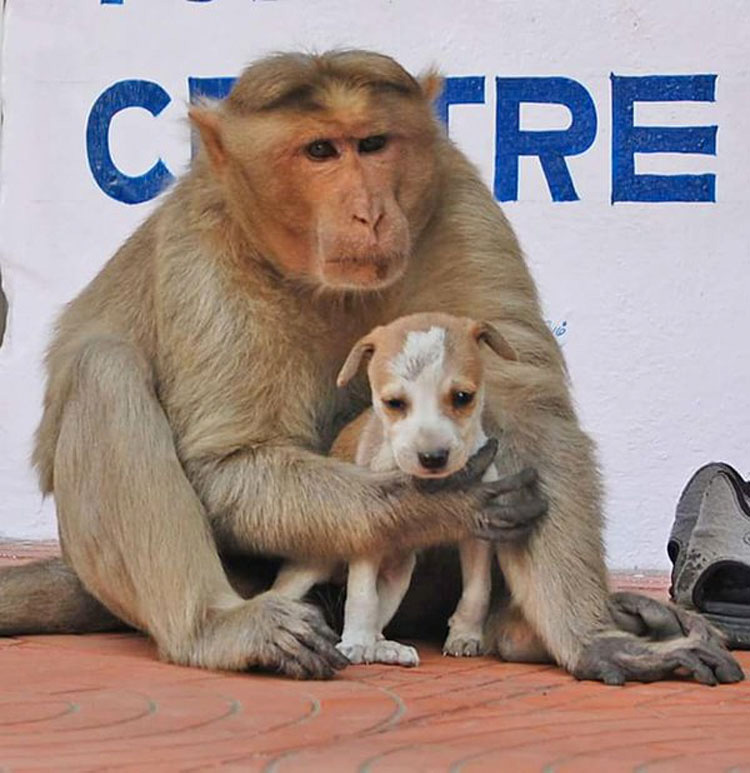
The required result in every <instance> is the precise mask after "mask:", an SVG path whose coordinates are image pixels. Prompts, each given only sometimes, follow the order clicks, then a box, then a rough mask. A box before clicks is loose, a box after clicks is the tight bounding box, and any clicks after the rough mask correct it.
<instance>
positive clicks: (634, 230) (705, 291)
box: [0, 0, 750, 568]
mask: <svg viewBox="0 0 750 773" xmlns="http://www.w3.org/2000/svg"><path fill="white" fill-rule="evenodd" d="M745 11H746V6H745V3H743V2H741V0H736V1H734V2H732V1H731V0H722V2H719V3H716V2H710V3H709V2H696V3H690V4H686V3H684V2H682V1H681V0H659V1H657V0H654V1H653V2H646V1H645V0H631V2H628V3H623V2H602V3H592V2H590V1H588V0H568V2H566V3H559V2H555V1H554V0H520V1H518V2H515V1H506V0H495V1H494V2H490V1H489V0H488V1H485V2H481V1H480V0H461V2H455V1H451V0H431V1H430V2H427V0H422V1H421V2H418V1H417V0H401V2H390V1H388V0H368V1H367V2H333V1H332V0H316V2H310V1H309V0H276V1H274V0H256V1H255V2H253V1H252V0H208V1H205V2H195V1H191V0H123V2H122V4H100V3H98V2H97V0H85V1H84V0H77V2H71V0H9V1H8V3H7V7H6V19H5V45H4V49H3V53H2V56H3V61H2V79H3V83H2V95H3V100H4V111H5V125H4V136H3V142H2V158H1V159H0V161H1V163H2V167H1V168H2V190H1V195H0V266H1V268H2V276H3V283H4V285H5V287H6V291H7V293H8V296H9V301H10V317H9V324H8V332H7V335H6V341H5V343H4V344H3V346H2V349H0V535H1V536H3V537H6V538H7V537H12V538H34V537H49V536H52V535H54V516H53V509H52V506H51V505H50V504H49V503H47V504H43V503H42V501H41V498H40V496H39V494H38V493H37V491H36V487H35V481H34V477H33V475H32V473H31V471H30V468H29V464H28V458H29V454H30V447H31V435H32V432H33V429H34V426H35V422H36V421H37V419H38V416H39V413H40V398H41V389H42V381H41V358H42V354H43V349H44V345H45V341H46V339H47V337H48V334H49V330H50V325H51V321H52V319H53V317H54V315H55V313H56V312H57V310H58V309H59V308H60V306H61V304H63V303H65V302H66V301H67V300H69V299H70V298H72V297H73V296H74V295H75V293H76V292H78V290H80V288H81V287H82V286H83V285H84V284H85V283H86V282H87V281H88V280H89V279H90V278H91V277H92V276H93V275H94V274H95V273H96V271H97V270H98V269H99V267H100V266H101V264H102V263H103V261H104V260H105V259H106V258H107V257H108V256H109V255H110V254H111V253H112V252H113V250H114V249H115V248H116V247H117V245H118V244H119V243H120V242H121V241H122V239H123V238H124V237H125V236H126V235H127V234H128V233H129V232H130V231H131V230H132V229H133V228H134V227H135V226H136V225H137V224H138V223H139V222H140V221H142V220H143V219H144V217H145V216H146V214H147V213H148V212H149V211H150V210H151V209H152V207H153V202H145V203H142V204H137V205H128V204H124V203H122V202H121V201H117V200H115V199H113V198H111V197H109V196H107V195H106V194H105V193H104V192H103V191H102V190H101V189H100V188H99V187H98V186H97V185H96V183H95V182H94V179H93V177H92V174H91V171H90V169H89V163H88V158H87V143H86V126H87V120H88V118H89V113H90V111H91V109H92V105H93V104H94V102H95V101H96V99H97V98H98V97H99V95H100V94H101V93H102V92H103V91H104V90H105V89H107V88H108V87H110V86H111V85H113V84H115V83H117V82H119V81H122V80H125V79H145V80H149V81H154V82H156V83H158V84H160V85H161V86H162V87H163V88H164V89H165V90H166V91H167V92H168V94H169V95H170V96H171V102H170V103H169V105H168V106H167V107H166V108H165V109H164V110H163V112H162V113H161V114H160V115H159V116H158V117H157V118H154V117H152V116H151V115H149V113H147V112H146V111H144V110H138V109H131V110H125V111H123V112H121V113H119V114H118V115H117V116H115V118H114V120H113V122H112V125H111V128H110V131H109V139H110V144H111V148H112V156H113V158H114V162H115V164H116V166H117V167H118V168H119V169H120V170H122V171H124V172H125V173H126V174H128V175H131V176H137V175H140V174H142V173H143V172H145V171H146V170H147V169H149V168H150V167H151V166H152V164H154V162H155V161H156V160H157V159H158V158H159V157H161V159H163V162H164V164H166V166H167V167H168V168H169V169H170V170H172V171H174V172H179V170H181V169H183V168H184V167H185V164H186V162H187V159H188V156H189V147H188V130H187V127H186V124H185V121H184V114H185V105H186V102H187V78H188V76H200V77H212V76H231V75H235V74H236V73H237V72H238V71H239V70H240V69H241V67H242V66H243V65H244V64H245V63H247V62H248V61H249V60H251V59H253V58H254V57H256V56H258V55H261V54H263V53H265V52H268V51H271V50H277V49H295V48H303V49H308V50H309V49H325V48H329V47H332V46H358V47H368V48H375V49H379V50H381V51H384V52H386V53H389V54H392V55H394V56H396V57H397V58H398V59H399V60H400V61H402V62H403V64H404V65H406V66H407V67H408V68H410V69H412V70H415V71H416V70H419V69H421V68H424V67H426V66H428V65H430V64H433V63H437V64H439V65H440V67H441V68H442V70H443V72H444V73H445V74H446V75H449V76H484V77H485V103H484V104H472V105H457V106H454V107H453V108H452V109H451V124H450V131H451V134H452V136H453V137H454V138H455V139H456V141H457V142H458V143H459V144H460V145H461V146H462V147H463V148H464V150H465V151H466V152H467V153H468V154H469V155H470V156H471V157H472V158H473V159H475V160H476V162H477V163H478V164H480V166H481V169H482V172H483V174H484V177H485V178H486V180H487V181H488V183H492V180H493V168H494V159H495V152H496V148H495V141H496V138H495V134H496V128H495V78H496V77H497V76H501V77H511V76H524V77H525V76H562V77H565V78H569V79H574V80H575V81H578V82H579V83H580V84H581V85H582V86H583V87H584V88H585V90H586V91H587V92H588V94H589V95H590V97H591V98H592V99H593V102H594V104H595V108H596V115H597V130H596V136H595V140H594V142H593V144H592V145H591V146H590V147H589V148H588V149H587V150H586V151H585V152H584V153H582V154H580V155H577V156H571V157H569V158H568V159H567V166H568V168H569V170H570V173H571V175H572V179H573V183H574V185H575V189H576V191H577V194H578V196H579V197H580V200H578V201H566V202H553V201H552V200H551V196H550V189H549V187H548V185H547V182H546V180H545V177H544V175H543V173H542V171H541V167H540V164H539V161H538V159H537V158H533V157H528V158H522V159H521V162H520V185H519V192H518V201H512V202H508V203H506V204H504V207H505V211H506V212H507V213H508V215H509V216H510V218H511V220H512V222H513V224H514V226H515V228H516V229H517V231H518V233H519V235H520V238H521V242H522V244H523V245H524V248H525V250H526V252H527V254H528V257H529V261H530V264H531V267H532V269H533V271H534V274H535V276H536V278H537V280H538V282H539V285H540V289H541V292H542V297H543V299H544V304H545V308H546V313H547V316H548V317H549V319H550V321H551V322H552V323H553V324H555V325H556V326H559V325H560V324H561V323H562V322H565V323H566V324H565V326H564V328H563V329H564V331H565V332H564V333H563V334H562V335H561V338H560V340H561V341H562V343H563V346H564V350H565V353H566V356H567V359H568V363H569V366H570V371H571V376H572V380H573V384H574V388H575V394H576V398H577V403H578V406H579V409H580V414H581V417H582V420H583V422H584V424H585V426H586V428H587V429H588V430H589V431H590V432H591V433H592V435H593V436H594V437H595V438H596V440H597V442H598V443H599V449H600V459H601V464H602V467H603V470H604V474H605V480H606V485H607V492H608V496H607V514H608V529H607V542H608V549H609V560H610V564H611V565H612V566H613V567H617V568H632V567H639V568H664V567H666V566H667V562H666V557H665V554H664V544H665V541H666V535H667V533H668V530H669V525H670V522H671V518H672V513H673V508H674V503H675V500H676V497H677V495H678V493H679V491H680V488H681V486H682V485H683V483H684V482H685V480H686V479H687V477H688V476H689V474H690V472H691V470H692V469H693V468H695V467H696V466H698V465H700V464H701V463H703V462H705V461H707V460H710V459H724V460H727V461H730V462H733V463H734V464H736V465H737V466H738V467H739V468H740V469H741V470H746V469H747V468H748V467H750V444H749V443H748V437H750V390H749V389H748V387H750V360H748V358H747V357H746V356H745V352H744V348H745V337H746V335H747V332H748V329H749V327H750V326H749V323H750V310H749V309H748V302H747V288H748V280H749V279H750V262H748V255H747V245H748V244H749V243H750V219H749V218H748V216H747V214H746V210H747V204H748V194H747V181H748V179H750V157H749V155H748V154H749V152H750V151H749V150H748V148H749V147H750V145H749V144H748V142H747V137H748V136H749V135H750V120H749V119H750V76H749V75H748V69H747V41H748V40H749V39H750V19H749V17H748V15H747V14H746V12H745ZM611 73H615V74H616V75H640V76H646V75H661V76H667V75H696V74H708V75H711V74H713V75H716V76H718V77H717V79H716V86H715V101H713V102H711V101H698V102H696V101H693V102H686V101H679V102H669V101H657V102H645V101H641V102H639V103H637V104H636V106H635V112H634V114H635V123H636V124H639V125H651V126H673V127H675V126H676V127H679V126H710V125H718V127H719V128H718V141H717V153H716V155H715V156H714V155H685V154H674V153H672V154H659V155H652V154H649V155H641V156H638V157H637V158H636V172H637V173H651V174H657V175H665V174H693V175H697V174H705V173H712V174H714V175H715V190H716V194H715V198H716V201H715V202H702V203H697V202H674V201H666V202H665V201H661V202H656V203H636V202H617V203H615V204H612V203H611V201H610V199H611V197H612V193H613V191H612V185H611V182H610V177H611V168H612V153H613V151H612V123H613V120H612V96H611V95H612V91H611V89H612V83H611V81H610V74H611ZM659 83H661V84H662V86H663V83H664V82H663V81H659V82H657V85H658V84H659ZM659 88H661V86H660V87H659ZM660 93H661V92H660ZM619 120H620V121H622V118H620V119H619ZM521 121H522V128H524V129H545V128H547V129H565V128H566V127H567V125H568V123H569V121H570V116H569V111H568V110H567V109H566V108H564V107H562V106H559V105H539V104H536V105H533V104H524V105H522V107H521ZM649 136H651V137H653V136H654V135H649ZM561 332H562V331H561Z"/></svg>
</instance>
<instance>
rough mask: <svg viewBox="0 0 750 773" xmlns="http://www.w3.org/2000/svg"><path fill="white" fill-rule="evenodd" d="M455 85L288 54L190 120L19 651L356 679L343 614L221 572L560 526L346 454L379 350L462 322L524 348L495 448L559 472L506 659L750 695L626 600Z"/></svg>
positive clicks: (491, 410) (713, 646) (24, 594)
mask: <svg viewBox="0 0 750 773" xmlns="http://www.w3.org/2000/svg"><path fill="white" fill-rule="evenodd" d="M438 88H439V81H438V80H437V79H436V78H434V77H433V76H428V77H425V78H424V79H422V81H421V82H420V81H417V80H415V79H414V78H412V77H411V76H410V75H409V74H407V73H406V72H405V71H404V70H403V69H402V68H401V67H400V66H399V65H397V64H396V63H395V62H393V61H392V60H391V59H388V58H387V57H383V56H380V55H377V54H372V53H367V52H351V51H345V52H334V53H330V54H324V55H321V56H306V55H295V54H290V55H278V56H274V57H271V58H268V59H265V60H262V61H260V62H258V63H256V64H255V65H253V66H252V67H250V68H249V69H248V70H247V71H246V72H245V73H244V74H243V75H242V76H241V78H240V79H239V80H238V82H237V84H236V85H235V88H234V89H233V91H232V93H231V95H230V96H229V98H228V99H227V100H226V101H225V102H223V103H221V104H220V105H218V106H217V107H215V108H194V109H193V110H192V111H191V117H192V120H193V122H194V124H195V126H196V127H197V129H198V130H199V132H200V135H201V138H202V144H203V150H202V152H201V153H200V154H199V156H198V158H197V159H196V161H195V162H194V164H193V166H192V169H191V170H190V171H189V172H188V173H187V174H186V175H185V177H184V178H183V179H182V180H181V181H180V182H179V183H178V184H177V185H176V187H175V188H174V190H173V191H172V192H171V193H170V194H169V195H168V196H167V197H166V198H165V199H164V201H163V202H162V203H161V205H160V206H159V207H158V209H157V210H156V211H155V212H154V214H153V215H152V216H151V217H150V218H149V219H148V220H147V221H146V222H145V223H144V224H143V225H142V226H141V227H140V228H139V229H138V230H137V231H136V233H135V234H134V235H133V236H132V237H131V238H130V239H129V240H128V241H127V242H126V243H125V244H124V245H123V247H122V248H121V249H120V250H119V251H118V252H117V254H116V255H115V256H114V258H113V259H112V260H111V261H110V262H109V263H108V264H107V265H106V266H105V267H104V269H103V270H102V271H101V272H100V274H99V275H98V276H97V277H96V278H95V279H94V280H93V282H92V283H91V284H90V285H89V286H88V287H87V288H86V289H85V290H84V291H83V292H82V293H81V294H80V296H79V297H78V298H77V299H76V300H74V301H73V302H72V303H71V304H70V305H69V306H68V308H67V309H66V310H65V312H64V314H63V315H62V317H61V318H60V321H59V324H58V328H57V332H56V335H55V338H54V341H53V343H52V346H51V347H50V350H49V354H48V358H47V368H48V384H47V391H46V397H45V408H44V415H43V418H42V421H41V424H40V427H39V430H38V433H37V443H36V449H35V452H34V463H35V465H36V467H37V469H38V471H39V476H40V480H41V486H42V489H43V491H44V492H45V493H54V496H55V500H56V503H57V510H58V517H59V529H60V539H61V544H62V548H63V554H64V563H63V562H52V563H49V562H47V563H45V564H37V565H30V566H27V567H21V568H17V569H11V570H3V572H2V573H1V574H0V631H3V632H5V633H13V632H19V631H23V630H26V631H31V630H33V631H56V630H79V631H86V630H95V629H97V628H102V627H106V626H108V625H112V624H113V622H114V618H113V617H112V614H113V615H115V616H116V618H117V619H119V620H122V621H125V622H127V623H128V624H130V625H132V626H135V627H137V628H140V629H142V630H144V631H147V632H148V633H149V634H150V635H151V636H152V637H153V638H154V640H155V641H156V642H157V644H158V647H159V652H160V655H161V656H162V657H163V658H165V659H168V660H171V661H174V662H177V663H184V664H190V665H196V666H203V667H209V668H223V669H244V668H246V667H248V666H260V667H267V668H272V669H278V670H280V671H283V672H284V673H287V674H290V675H293V676H298V677H310V676H314V677H323V676H330V675H331V674H332V673H333V670H334V669H335V668H339V667H341V666H342V665H343V661H342V658H341V656H340V655H339V654H338V653H337V652H336V650H335V649H334V647H333V645H332V641H334V640H335V639H334V637H333V636H332V634H331V633H330V631H329V629H328V628H327V627H326V626H325V624H324V623H323V622H322V618H321V617H320V615H319V614H318V613H317V612H316V611H315V610H314V609H313V608H312V607H310V606H308V605H304V604H300V603H296V602H291V601H287V600H284V599H281V598H279V597H278V596H277V595H275V594H272V593H261V594H259V595H256V596H254V597H253V598H251V599H250V600H243V599H242V598H241V597H240V596H239V595H238V594H237V592H236V591H235V590H234V589H233V588H232V586H231V585H230V583H229V581H228V579H227V575H226V574H225V571H224V568H223V567H222V563H221V560H220V558H219V553H220V552H221V553H227V554H235V555H236V554H241V555H246V556H247V558H246V561H245V569H246V573H247V574H249V575H250V576H251V577H252V575H253V567H254V566H256V563H255V559H254V558H253V554H265V555H277V556H284V557H291V558H311V557H312V558H315V557H319V558H322V559H328V558H331V557H350V556H356V555H360V554H369V553H374V552H378V551H379V550H381V549H383V548H384V547H386V546H388V545H389V544H392V543H394V542H397V543H398V544H399V546H400V547H401V548H404V549H408V548H410V547H416V546H424V545H429V544H434V543H438V542H441V541H457V540H459V539H461V538H464V537H466V536H467V534H470V533H472V532H475V531H476V528H477V524H483V525H485V526H487V525H488V526H489V529H490V530H489V532H487V533H489V534H491V535H492V536H495V537H497V538H502V535H503V529H504V528H505V527H507V526H508V525H511V526H512V525H514V519H515V521H519V520H524V519H525V520H526V521H532V520H533V519H534V518H535V517H536V515H538V514H539V512H540V507H539V500H538V499H536V498H535V496H534V491H533V490H530V489H528V487H527V488H524V487H523V485H522V483H521V482H518V483H517V484H516V487H517V488H518V489H519V490H517V491H515V492H511V494H510V495H509V497H503V496H497V495H498V493H499V492H500V491H502V490H503V489H494V490H493V489H489V488H487V486H486V485H485V486H481V485H472V486H456V487H453V488H451V487H447V488H446V489H445V490H443V491H439V492H436V493H429V492H427V493H425V492H423V491H421V490H420V489H419V488H418V487H417V486H415V485H414V484H413V483H412V482H410V481H408V480H405V479H404V478H403V477H402V476H400V475H398V474H393V475H391V474H388V475H383V474H381V475H378V474H374V473H371V472H369V471H367V470H364V469H360V468H356V467H354V466H352V465H348V464H346V463H343V462H340V461H338V460H335V459H331V458H328V457H326V456H325V454H326V452H327V450H328V449H329V447H330V444H331V442H332V440H333V438H334V437H335V436H336V434H337V432H338V431H339V429H340V428H341V427H342V426H343V425H344V423H345V422H346V421H347V420H348V419H350V418H351V417H352V416H354V415H355V414H356V413H357V412H358V411H360V410H361V409H363V408H364V407H365V406H366V405H367V402H368V395H367V389H366V385H365V383H364V380H363V379H361V380H360V381H359V382H358V383H357V384H355V385H354V388H352V389H350V390H349V391H347V392H346V393H339V392H337V391H336V387H335V376H336V373H337V371H338V369H339V368H340V366H341V363H342V362H343V361H344V359H345V357H346V354H347V352H348V350H349V349H350V347H351V345H352V344H353V342H354V341H355V340H356V339H357V338H359V337H360V336H362V335H363V334H364V333H366V332H367V331H368V330H370V329H371V328H372V327H374V326H375V325H377V324H381V323H384V322H387V321H389V320H391V319H393V318H395V317H397V316H400V315H403V314H408V313H411V312H421V311H429V310H440V311H444V312H448V313H452V314H455V315H470V316H474V317H477V318H482V319H487V320H489V321H491V322H492V324H493V325H495V326H496V327H497V328H498V329H499V330H500V331H501V332H502V334H503V335H504V336H505V337H506V338H507V340H508V341H509V342H510V343H511V344H512V346H513V347H514V349H515V350H516V351H517V352H518V354H519V361H518V362H515V363H505V364H504V367H503V368H502V369H501V368H498V367H495V366H494V364H493V363H492V362H488V363H487V373H486V380H487V408H488V421H489V424H490V427H489V429H490V430H491V432H490V434H496V435H497V436H498V437H499V438H500V451H499V453H498V457H497V467H498V469H499V470H501V471H503V472H514V471H519V470H520V469H521V468H522V467H523V466H532V467H535V468H536V469H537V471H538V474H539V480H540V486H541V490H542V492H543V494H544V496H545V497H546V498H547V500H548V502H549V511H548V514H547V516H546V518H543V519H542V520H541V521H540V522H539V523H538V524H537V527H536V529H535V531H534V532H533V534H532V535H531V537H530V538H529V539H528V540H527V541H524V542H521V543H511V544H508V545H506V546H505V549H504V550H503V551H502V556H503V558H502V568H503V572H504V574H505V577H506V580H507V582H508V585H509V587H510V589H511V593H512V604H511V606H510V608H509V612H508V611H507V610H506V613H502V611H500V612H498V613H497V614H496V615H495V617H493V619H492V625H493V626H494V627H493V629H492V630H491V631H490V636H489V638H490V643H491V644H492V645H493V646H494V648H495V649H497V650H499V651H500V653H501V654H502V656H504V657H506V658H518V659H523V658H528V657H538V656H539V655H540V653H541V652H543V651H544V650H546V651H547V652H549V653H550V654H551V655H552V657H553V658H554V660H555V661H556V662H557V663H559V664H560V665H561V666H563V667H564V668H566V669H568V670H570V671H572V672H573V673H575V674H577V675H579V676H581V677H584V678H591V679H603V680H605V681H609V682H621V681H623V680H624V679H644V680H648V679H653V678H659V677H663V676H665V675H667V674H668V673H670V672H671V671H672V670H674V669H675V668H677V667H680V666H682V667H684V668H687V669H688V670H689V671H691V672H692V673H693V675H694V676H695V677H696V678H698V679H700V680H701V681H715V680H717V679H718V680H720V681H736V680H737V679H739V678H741V672H739V673H738V671H739V669H738V667H737V666H736V664H734V661H732V660H731V656H729V655H728V654H727V653H726V652H725V651H724V650H722V649H721V646H720V644H719V643H718V642H717V640H716V638H715V636H714V635H713V633H711V632H710V630H709V629H706V628H704V627H702V626H701V625H700V622H699V621H698V620H697V618H695V617H692V616H689V615H687V613H682V612H677V611H676V610H673V609H671V608H667V607H665V606H663V605H658V604H656V602H650V601H648V600H646V599H643V598H642V597H635V596H627V597H624V598H623V597H618V598H615V599H614V601H613V602H609V601H608V592H607V583H606V571H605V565H604V560H603V549H602V538H601V532H602V522H601V515H600V485H599V477H598V474H597V468H596V464H595V462H594V459H593V448H592V444H591V442H590V440H589V439H588V438H587V437H586V435H585V434H584V433H583V432H582V431H581V429H580V428H579V426H578V422H577V420H576V416H575V413H574V410H573V406H572V404H571V399H570V396H569V393H568V386H567V380H566V371H565V367H564V364H563V359H562V356H561V353H560V351H559V349H558V347H557V345H556V343H555V340H554V338H553V336H552V335H551V333H550V332H549V330H548V329H547V327H546V325H545V323H544V321H543V320H542V317H541V314H540V308H539V303H538V300H537V294H536V290H535V287H534V284H533V282H532V280H531V277H530V275H529V272H528V270H527V268H526V266H525V264H524V261H523V258H522V255H521V251H520V248H519V246H518V243H517V241H516V238H515V236H514V234H513V232H512V230H511V228H510V226H509V225H508V223H507V221H506V219H505V217H504V216H503V214H502V212H501V211H500V209H499V208H498V207H497V205H496V203H495V202H494V200H493V199H492V197H491V195H490V193H489V191H488V190H487V189H486V187H485V186H484V185H483V183H482V182H481V181H480V179H479V176H478V174H477V172H476V170H475V169H474V168H473V167H472V165H471V164H470V163H469V162H468V161H467V160H466V158H465V157H464V156H463V155H462V154H461V153H460V152H459V151H458V150H457V149H456V148H455V147H454V146H453V145H452V144H451V142H450V141H449V140H448V139H447V138H446V137H445V136H444V134H443V133H442V131H441V129H440V127H439V125H438V123H437V122H436V121H435V120H434V118H433V117H432V113H431V100H432V99H433V98H434V97H435V96H436V92H437V89H438ZM383 138H385V142H383V143H382V144H381V140H382V139H383ZM487 463H489V459H485V460H484V462H483V464H485V465H486V464H487ZM506 488H507V486H506ZM510 488H513V486H510ZM515 525H517V523H516V524H515ZM262 564H263V565H265V564H264V563H263V562H262V561H258V563H257V565H258V566H261V565H262ZM260 582H261V580H260V579H257V581H252V580H251V588H250V590H251V591H252V592H257V590H259V588H260ZM429 582H430V580H429V579H420V578H419V576H417V577H416V578H415V581H414V584H415V585H418V586H419V585H422V586H423V587H424V588H426V589H427V591H428V592H429V588H430V586H429V585H428V584H427V583H429ZM42 593H43V600H42V601H41V603H40V600H39V596H40V594H42ZM89 594H91V595H89ZM91 596H93V597H95V599H96V600H98V601H95V600H94V599H92V598H91ZM99 602H101V604H100V603H99ZM613 604H614V606H612V605H613ZM102 605H104V606H102ZM105 607H106V609H105ZM405 607H406V608H407V609H408V608H409V603H408V599H407V603H406V605H405ZM107 610H109V611H107ZM417 611H418V612H419V610H417ZM422 611H423V612H424V610H422ZM110 613H112V614H110ZM613 613H614V615H615V620H614V621H613ZM617 626H619V629H618V628H617ZM639 634H640V635H642V636H641V638H638V635H639ZM646 636H650V637H651V638H646ZM653 638H662V639H666V641H659V642H656V641H653V640H652V639H653Z"/></svg>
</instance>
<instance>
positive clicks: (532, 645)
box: [487, 601, 552, 663]
mask: <svg viewBox="0 0 750 773" xmlns="http://www.w3.org/2000/svg"><path fill="white" fill-rule="evenodd" d="M487 630H488V632H491V633H492V638H493V639H494V640H493V641H489V640H488V641H487V650H488V651H489V652H494V653H496V654H497V655H499V656H500V657H501V658H502V659H503V660H507V661H508V662H510V663H551V662H552V658H551V657H550V654H549V652H547V648H546V647H545V646H544V644H543V643H542V640H541V639H540V638H539V636H537V633H536V631H535V630H534V629H533V628H532V627H531V625H530V624H529V621H528V620H527V619H526V618H525V617H524V614H523V612H522V611H521V608H520V607H519V606H518V605H517V604H514V603H513V602H512V601H511V602H510V604H508V606H506V607H505V608H503V609H501V610H499V611H498V613H497V614H496V615H494V614H493V620H492V622H491V624H490V625H488V626H487Z"/></svg>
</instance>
